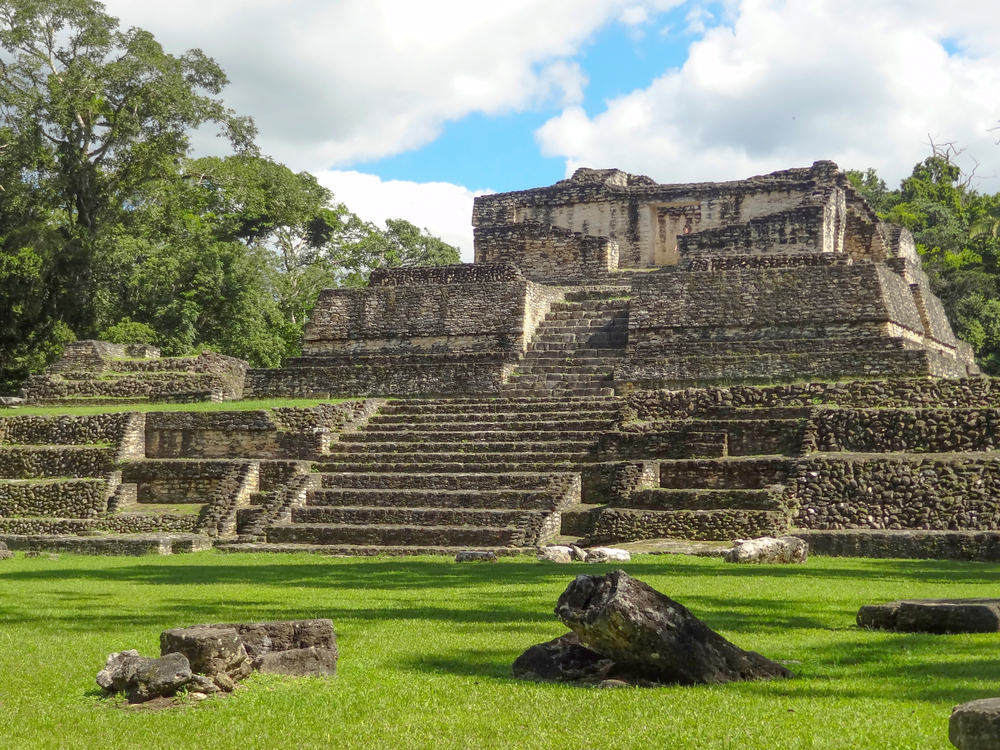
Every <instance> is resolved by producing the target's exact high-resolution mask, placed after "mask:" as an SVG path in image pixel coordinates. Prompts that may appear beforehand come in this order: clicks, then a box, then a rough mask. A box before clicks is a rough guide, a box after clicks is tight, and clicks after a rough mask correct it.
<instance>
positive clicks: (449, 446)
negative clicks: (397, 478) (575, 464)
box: [330, 439, 593, 460]
mask: <svg viewBox="0 0 1000 750" xmlns="http://www.w3.org/2000/svg"><path fill="white" fill-rule="evenodd" d="M592 445H593V441H592V440H559V441H543V440H540V441H535V442H528V441H523V442H522V441H520V440H518V441H503V442H500V441H489V442H473V441H471V440H470V441H468V442H464V443H463V442H458V441H438V442H429V441H428V442H420V441H418V442H406V441H388V440H386V441H379V442H374V443H368V442H361V441H356V442H345V441H344V440H343V439H342V440H341V441H339V442H336V443H330V454H331V455H334V454H347V455H348V456H351V457H359V456H384V455H387V454H388V455H397V456H398V455H401V454H410V453H415V454H419V455H421V456H426V457H427V460H436V459H433V458H431V457H432V456H442V455H449V456H462V455H470V456H472V457H473V459H474V458H475V456H479V455H483V456H492V455H509V454H518V455H532V454H538V455H546V454H547V455H552V456H557V455H558V456H567V457H576V456H580V457H585V456H587V454H588V453H589V452H590V450H591V448H592Z"/></svg>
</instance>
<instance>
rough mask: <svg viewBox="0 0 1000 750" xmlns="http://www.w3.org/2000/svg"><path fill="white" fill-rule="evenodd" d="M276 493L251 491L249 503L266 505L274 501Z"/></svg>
mask: <svg viewBox="0 0 1000 750" xmlns="http://www.w3.org/2000/svg"><path fill="white" fill-rule="evenodd" d="M275 495H276V493H275V492H273V491H270V492H251V493H250V504H251V505H267V504H269V503H271V502H273V501H274V499H275Z"/></svg>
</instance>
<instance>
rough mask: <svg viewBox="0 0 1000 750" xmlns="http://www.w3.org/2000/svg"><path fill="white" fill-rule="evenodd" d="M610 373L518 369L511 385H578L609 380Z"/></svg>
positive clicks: (510, 382)
mask: <svg viewBox="0 0 1000 750" xmlns="http://www.w3.org/2000/svg"><path fill="white" fill-rule="evenodd" d="M609 375H610V373H592V372H591V373H579V372H540V373H526V372H524V371H523V370H518V371H517V374H516V375H514V376H511V379H510V381H509V384H510V385H516V384H518V383H521V384H524V383H547V382H551V383H563V384H566V385H576V384H580V383H598V382H601V381H602V380H607V379H608V376H609Z"/></svg>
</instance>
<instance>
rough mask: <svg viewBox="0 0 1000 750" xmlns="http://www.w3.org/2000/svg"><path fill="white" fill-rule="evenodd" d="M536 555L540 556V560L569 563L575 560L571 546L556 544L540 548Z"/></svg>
mask: <svg viewBox="0 0 1000 750" xmlns="http://www.w3.org/2000/svg"><path fill="white" fill-rule="evenodd" d="M535 557H537V558H538V562H552V563H568V562H572V561H573V550H572V549H571V548H570V547H564V546H562V545H558V544H554V545H552V546H550V547H541V548H539V550H538V553H537V554H536V555H535Z"/></svg>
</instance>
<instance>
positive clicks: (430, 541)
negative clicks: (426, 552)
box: [266, 523, 532, 547]
mask: <svg viewBox="0 0 1000 750" xmlns="http://www.w3.org/2000/svg"><path fill="white" fill-rule="evenodd" d="M266 538H267V541H268V542H269V543H276V544H288V543H293V544H350V545H355V546H364V545H378V546H383V547H398V546H404V545H406V546H410V545H412V546H417V547H434V546H447V547H508V546H515V547H518V546H526V545H525V544H524V542H523V540H524V533H523V531H522V530H520V529H517V528H507V527H486V526H448V525H440V526H413V525H390V524H377V525H359V524H322V523H309V524H307V523H296V524H288V525H275V526H271V527H270V528H268V529H267V532H266ZM531 543H532V542H528V544H531Z"/></svg>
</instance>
